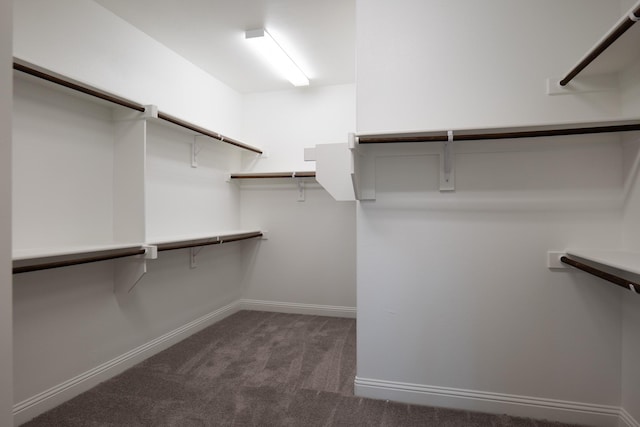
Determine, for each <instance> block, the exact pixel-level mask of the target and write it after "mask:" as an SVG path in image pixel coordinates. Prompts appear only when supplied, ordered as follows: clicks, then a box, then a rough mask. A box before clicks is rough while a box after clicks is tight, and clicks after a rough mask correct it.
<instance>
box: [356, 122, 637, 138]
mask: <svg viewBox="0 0 640 427" xmlns="http://www.w3.org/2000/svg"><path fill="white" fill-rule="evenodd" d="M637 130H640V120H612V121H607V122H583V123H564V124H557V125H541V126H518V127H515V126H514V127H508V128H484V129H461V130H449V131H447V130H440V131H429V132H403V133H381V134H358V135H357V136H356V142H357V143H359V144H389V143H406V142H438V141H479V140H488V139H515V138H539V137H549V136H565V135H586V134H596V133H611V132H629V131H637Z"/></svg>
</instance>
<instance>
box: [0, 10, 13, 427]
mask: <svg viewBox="0 0 640 427" xmlns="http://www.w3.org/2000/svg"><path fill="white" fill-rule="evenodd" d="M12 4H13V3H12V1H11V0H0V425H3V426H9V425H12V424H13V415H12V411H11V407H12V405H13V362H12V360H13V338H12V322H13V320H12V319H13V316H12V296H11V293H12V283H11V270H10V266H11V117H12V114H11V102H12V101H11V99H12V96H11V92H12V83H11V82H12V72H11V70H12V65H11V64H12V62H13V56H12V46H11V41H12V16H13V14H12Z"/></svg>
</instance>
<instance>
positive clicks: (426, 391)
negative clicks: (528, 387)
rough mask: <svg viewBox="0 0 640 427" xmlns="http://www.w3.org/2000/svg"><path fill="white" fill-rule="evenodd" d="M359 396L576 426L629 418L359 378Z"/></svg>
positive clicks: (591, 408)
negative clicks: (544, 420)
mask: <svg viewBox="0 0 640 427" xmlns="http://www.w3.org/2000/svg"><path fill="white" fill-rule="evenodd" d="M355 393H356V395H357V396H362V397H369V398H374V399H383V400H394V401H399V402H406V403H413V404H418V405H429V406H441V407H447V408H455V409H464V410H469V411H480V412H489V413H504V414H509V415H514V416H520V417H530V418H537V419H547V420H553V421H560V422H564V423H576V424H583V425H591V426H600V427H619V422H620V421H621V420H623V419H624V418H625V415H623V412H624V413H626V411H624V410H623V409H622V408H620V407H617V406H609V405H598V404H591V403H582V402H570V401H563V400H555V399H544V398H539V397H531V396H519V395H511V394H501V393H492V392H484V391H478V390H465V389H456V388H448V387H437V386H429V385H422V384H411V383H401V382H392V381H384V380H376V379H370V378H360V377H356V380H355ZM626 416H627V417H628V419H627V421H626V422H627V424H628V425H629V427H636V426H634V425H633V424H632V423H630V422H629V420H630V421H632V422H633V421H634V420H633V418H632V417H631V416H630V415H629V414H628V413H626Z"/></svg>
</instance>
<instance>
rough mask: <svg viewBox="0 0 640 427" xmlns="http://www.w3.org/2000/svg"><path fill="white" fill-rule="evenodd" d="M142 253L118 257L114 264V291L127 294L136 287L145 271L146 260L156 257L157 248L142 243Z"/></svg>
mask: <svg viewBox="0 0 640 427" xmlns="http://www.w3.org/2000/svg"><path fill="white" fill-rule="evenodd" d="M143 248H144V249H145V253H144V254H143V255H138V256H132V257H127V258H120V259H117V260H115V264H114V282H113V283H114V285H113V286H114V292H115V293H116V294H120V295H122V294H128V293H130V292H131V291H132V290H133V288H135V287H136V285H137V284H138V282H140V279H142V276H144V275H145V273H146V272H147V260H148V259H156V258H158V248H157V247H156V246H153V245H144V246H143Z"/></svg>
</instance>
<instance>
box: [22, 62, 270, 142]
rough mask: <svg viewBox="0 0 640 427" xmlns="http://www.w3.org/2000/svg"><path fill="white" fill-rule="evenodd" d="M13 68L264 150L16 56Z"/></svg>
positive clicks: (224, 138) (152, 115) (188, 127)
mask: <svg viewBox="0 0 640 427" xmlns="http://www.w3.org/2000/svg"><path fill="white" fill-rule="evenodd" d="M13 68H14V69H15V70H16V71H20V72H22V73H25V74H28V75H31V76H34V77H37V78H39V79H42V80H46V81H48V82H51V83H54V84H56V85H60V86H63V87H66V88H68V89H71V90H73V91H76V92H79V93H83V94H85V95H89V96H91V97H94V98H97V99H100V100H103V101H107V102H109V103H112V104H116V105H120V106H122V107H126V108H130V109H132V110H135V111H139V112H141V113H145V115H147V116H148V117H150V118H157V119H159V120H162V121H164V122H167V123H170V124H172V125H175V126H179V127H182V128H185V129H188V130H190V131H192V132H195V133H196V134H200V135H204V136H208V137H210V138H213V139H216V140H218V141H220V142H223V143H225V144H230V145H233V146H235V147H239V148H242V149H244V150H248V151H252V152H254V153H257V154H262V150H261V149H259V148H256V147H253V146H251V145H248V144H245V143H243V142H240V141H238V140H236V139H233V138H230V137H228V136H225V135H222V134H221V133H218V132H215V131H212V130H209V129H206V128H203V127H201V126H198V125H196V124H193V123H190V122H187V121H185V120H182V119H179V118H177V117H174V116H172V115H169V114H167V113H163V112H160V111H157V108H156V107H154V106H151V105H142V104H138V103H136V102H134V101H131V100H129V99H126V98H123V97H121V96H119V95H115V94H113V93H109V92H107V91H104V90H102V89H99V88H96V87H93V86H91V85H88V84H85V83H82V82H79V81H77V80H74V79H71V78H69V77H66V76H63V75H61V74H58V73H55V72H53V71H51V70H47V69H45V68H43V67H39V66H37V65H34V64H31V63H29V62H27V61H23V60H21V59H18V58H14V60H13Z"/></svg>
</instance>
